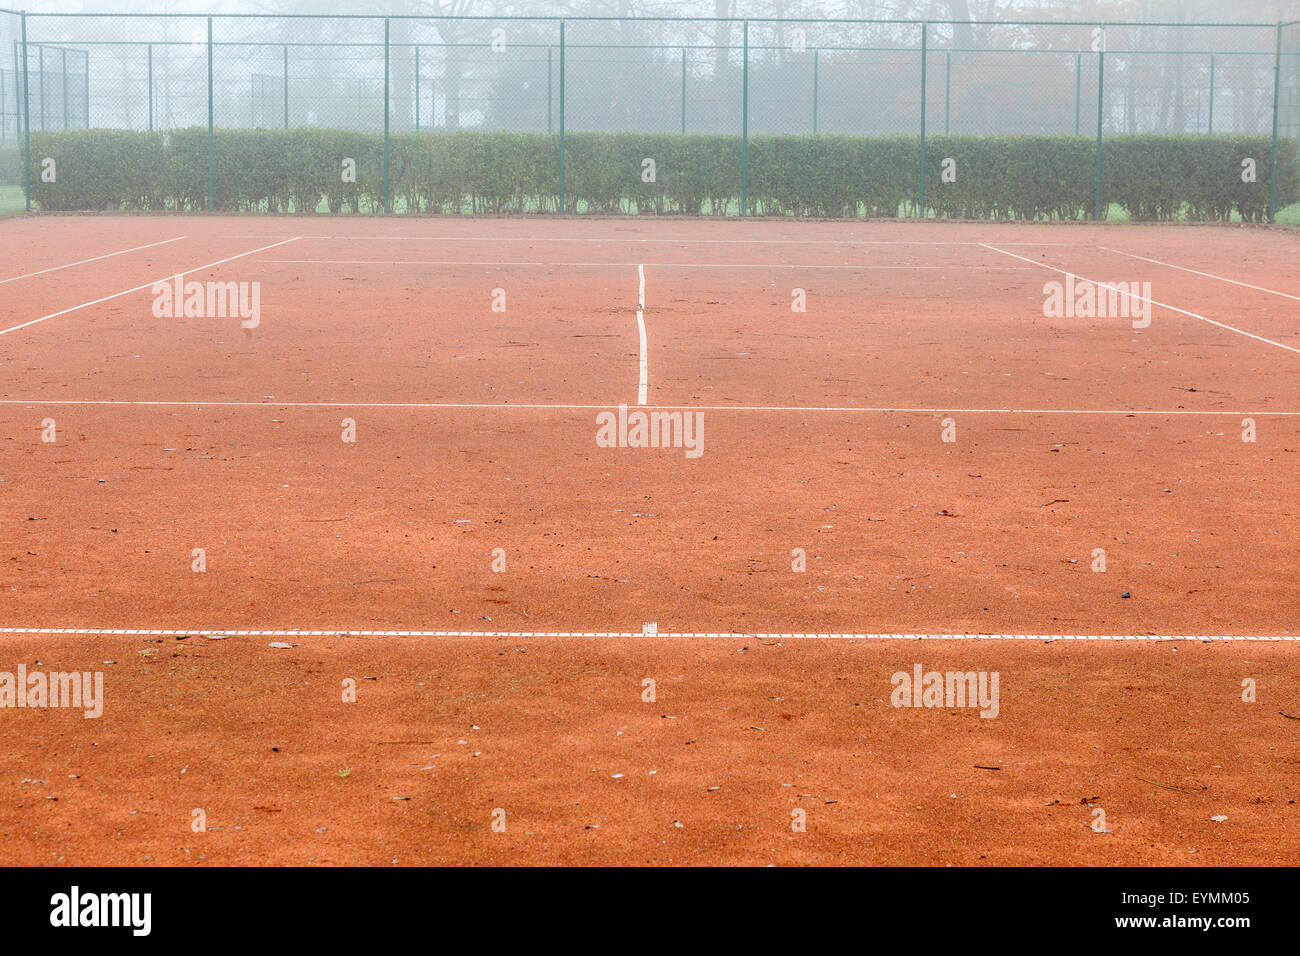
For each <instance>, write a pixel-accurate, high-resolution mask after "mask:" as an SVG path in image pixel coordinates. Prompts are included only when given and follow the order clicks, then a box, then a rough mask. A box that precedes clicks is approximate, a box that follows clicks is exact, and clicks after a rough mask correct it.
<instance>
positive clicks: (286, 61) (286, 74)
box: [284, 43, 289, 129]
mask: <svg viewBox="0 0 1300 956" xmlns="http://www.w3.org/2000/svg"><path fill="white" fill-rule="evenodd" d="M284 128H285V129H288V128H289V44H287V43H286V44H285V45H284Z"/></svg>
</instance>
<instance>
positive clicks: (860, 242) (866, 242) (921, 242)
mask: <svg viewBox="0 0 1300 956" xmlns="http://www.w3.org/2000/svg"><path fill="white" fill-rule="evenodd" d="M220 238H222V239H274V238H275V237H274V236H270V235H256V234H248V235H224V236H221V237H220ZM297 238H299V239H329V240H344V241H355V242H393V241H403V242H591V243H597V244H606V243H607V244H626V243H637V242H641V243H652V242H654V243H677V244H679V245H739V246H752V245H757V246H764V245H777V246H785V245H807V246H980V245H983V243H982V242H978V241H975V240H971V239H965V240H956V239H952V240H928V239H660V238H641V239H634V238H631V237H628V236H298V237H297ZM1002 245H1004V246H1068V247H1070V248H1075V249H1086V248H1088V247H1089V244H1088V243H1085V242H1003V243H1002Z"/></svg>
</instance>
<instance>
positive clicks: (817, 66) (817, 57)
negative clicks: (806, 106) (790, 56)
mask: <svg viewBox="0 0 1300 956" xmlns="http://www.w3.org/2000/svg"><path fill="white" fill-rule="evenodd" d="M821 53H822V51H821V50H813V135H814V136H815V135H817V106H818V103H817V98H818V96H819V95H820V93H821V90H820V86H821V78H820V77H819V76H818V73H820V72H821Z"/></svg>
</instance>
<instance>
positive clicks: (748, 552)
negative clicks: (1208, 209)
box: [0, 217, 1300, 865]
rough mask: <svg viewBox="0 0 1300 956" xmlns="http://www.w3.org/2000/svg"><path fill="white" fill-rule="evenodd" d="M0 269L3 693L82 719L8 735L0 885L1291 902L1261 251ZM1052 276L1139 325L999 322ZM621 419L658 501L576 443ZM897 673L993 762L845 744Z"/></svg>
mask: <svg viewBox="0 0 1300 956" xmlns="http://www.w3.org/2000/svg"><path fill="white" fill-rule="evenodd" d="M0 249H3V256H2V257H0V261H3V262H4V268H3V274H2V275H0V303H2V308H0V368H2V369H3V375H0V442H2V444H0V527H2V528H3V534H2V535H0V548H2V550H0V562H2V567H3V570H2V571H0V590H2V592H3V595H4V600H3V602H0V608H2V609H3V610H2V611H0V631H4V632H5V633H3V634H0V641H3V645H4V647H5V649H6V652H5V656H4V664H3V665H0V669H6V670H10V671H13V670H14V669H15V668H17V666H18V665H19V664H20V663H21V664H24V665H25V666H26V667H27V668H28V669H29V670H36V669H44V670H50V671H57V670H71V669H78V670H101V671H103V672H104V712H103V716H102V717H101V718H99V719H89V720H88V719H85V718H84V717H83V716H82V714H81V713H80V712H79V711H72V710H66V709H64V710H56V709H13V710H6V711H5V712H4V719H3V721H2V722H0V735H2V736H3V738H4V740H3V742H2V743H0V754H3V756H0V766H2V767H3V775H2V776H0V779H3V781H4V782H5V786H6V787H8V788H9V799H7V800H6V801H4V802H3V806H2V807H0V836H2V837H3V841H4V845H5V847H6V850H5V857H6V861H7V862H11V863H31V864H47V863H60V862H64V863H81V864H94V863H169V864H170V863H176V864H198V863H258V862H262V863H297V864H304V863H308V862H312V863H322V864H324V863H375V864H391V863H392V862H394V861H396V862H397V863H399V864H421V863H469V862H492V863H553V862H565V863H584V862H587V863H626V864H639V863H745V864H755V863H778V864H781V863H813V862H821V863H831V862H840V863H919V864H943V863H957V864H979V863H1039V862H1051V863H1071V864H1075V863H1077V864H1085V863H1116V864H1155V863H1185V864H1193V865H1194V864H1252V863H1283V862H1294V861H1295V860H1296V859H1297V854H1298V852H1300V836H1297V834H1300V827H1297V822H1300V821H1298V820H1297V812H1298V811H1297V804H1296V803H1295V801H1296V799H1297V798H1300V783H1298V782H1297V781H1298V780H1300V777H1298V776H1297V770H1298V769H1300V766H1298V763H1297V761H1298V760H1300V753H1298V750H1297V728H1298V727H1300V723H1297V718H1300V682H1298V678H1300V666H1298V665H1297V663H1296V659H1295V652H1294V647H1295V644H1294V640H1295V639H1296V637H1297V634H1300V631H1297V628H1296V625H1295V622H1296V619H1297V611H1298V610H1300V599H1298V598H1297V594H1298V593H1300V571H1298V570H1297V562H1296V544H1295V542H1296V534H1297V524H1296V517H1295V506H1294V501H1295V489H1296V487H1297V482H1298V479H1300V389H1298V388H1297V384H1296V383H1297V381H1300V377H1298V376H1297V372H1298V371H1300V324H1298V323H1297V315H1298V314H1300V312H1298V306H1300V257H1298V256H1297V255H1296V250H1297V246H1296V236H1295V234H1294V233H1289V232H1285V231H1281V230H1273V229H1262V228H1256V229H1241V228H1210V227H1183V226H1179V227H1136V226H1134V227H1122V226H1121V227H1115V226H1110V227H1097V226H1047V225H1041V226H1033V225H987V224H964V223H917V222H911V223H901V222H900V223H882V222H869V223H863V222H857V223H851V222H850V223H845V222H838V223H832V222H801V223H791V222H780V221H751V222H745V223H736V222H720V221H665V220H658V221H647V220H644V219H642V220H636V221H629V220H620V219H584V220H559V221H526V220H476V219H468V220H455V221H447V220H432V219H431V220H418V219H404V220H380V219H364V218H353V219H318V218H305V219H291V218H287V219H281V218H255V219H254V218H204V219H193V218H184V219H182V218H140V217H130V218H117V217H41V218H23V219H15V220H9V221H5V222H3V224H0ZM178 274H179V275H182V276H183V279H184V280H185V281H198V282H209V281H211V282H221V283H226V282H235V283H257V284H258V287H259V290H260V315H259V318H258V322H257V324H256V327H254V328H244V327H242V324H241V320H240V317H239V316H238V315H233V316H191V317H184V316H181V317H176V318H171V317H157V316H156V315H155V314H154V306H155V303H156V296H155V293H154V291H153V285H154V283H156V282H159V281H165V280H173V279H174V277H176V276H177V275H178ZM1070 277H1077V278H1078V280H1079V281H1083V280H1092V281H1093V282H1097V283H1118V282H1140V283H1150V291H1149V294H1148V293H1141V295H1142V296H1143V298H1144V300H1145V301H1144V305H1146V306H1149V309H1150V311H1149V319H1150V321H1149V324H1148V325H1145V326H1143V327H1135V322H1134V321H1133V320H1131V319H1130V318H1129V317H1127V316H1125V317H1101V318H1095V317H1072V316H1061V317H1047V316H1045V310H1044V299H1045V290H1044V283H1046V282H1051V281H1059V282H1064V281H1065V280H1066V279H1067V278H1070ZM1070 281H1075V279H1073V278H1071V280H1070ZM795 290H802V300H803V303H805V304H806V311H793V310H792V302H795V301H796V300H797V299H798V297H799V293H796V291H795ZM1136 301H1137V300H1134V304H1135V303H1136ZM494 304H496V305H497V306H498V307H500V306H501V305H502V304H504V311H494V308H493V306H494ZM620 406H627V408H628V411H630V412H631V411H636V410H637V409H644V410H645V411H647V412H649V411H661V412H676V413H680V414H681V415H682V416H688V415H690V416H694V415H696V414H697V413H698V416H699V420H701V421H702V432H697V433H696V435H695V437H696V439H699V444H698V446H697V448H696V450H697V451H698V452H699V454H698V455H696V454H691V453H689V452H691V449H690V448H685V447H668V448H637V447H613V448H611V447H602V445H601V444H600V443H599V442H598V441H597V436H598V416H599V415H601V414H602V413H614V414H615V415H617V414H618V413H619V407H620ZM1246 419H1249V423H1247V422H1246V421H1245V420H1246ZM349 422H350V423H351V425H350V426H349V424H348V423H349ZM51 428H52V429H53V431H52V432H51ZM349 428H350V431H349ZM1248 430H1249V431H1251V432H1253V436H1252V437H1253V438H1254V440H1253V441H1244V440H1243V434H1244V433H1245V432H1247V431H1248ZM51 435H52V437H53V439H54V440H52V441H51V440H48V438H49V437H51ZM345 436H350V437H353V438H354V439H355V440H345ZM945 438H950V439H952V440H945ZM196 549H202V559H201V561H202V569H201V570H199V569H197V568H196V560H198V559H197V558H196ZM1097 549H1102V550H1104V552H1105V555H1104V562H1105V570H1104V572H1103V571H1099V570H1097V557H1096V552H1097ZM796 552H798V553H796ZM797 562H800V563H802V569H799V570H796V568H795V565H796V563H797ZM649 625H653V626H649ZM307 632H310V633H307ZM394 632H397V633H394ZM656 632H657V633H656ZM1098 637H1101V638H1106V639H1100V640H1098V639H1092V638H1098ZM1229 638H1231V639H1229ZM272 643H275V644H287V645H289V646H288V647H272V646H270V645H271V644H272ZM106 662H111V663H106ZM918 664H919V665H922V666H923V667H924V669H925V670H926V671H930V670H938V671H948V670H955V671H962V672H965V671H972V670H975V671H982V672H984V671H988V672H997V673H998V674H999V675H1000V688H1001V700H1000V707H999V712H998V714H997V716H996V717H995V718H993V719H985V718H983V717H981V716H980V714H979V712H977V711H976V710H974V709H971V708H953V707H936V708H928V709H927V708H922V709H913V708H899V707H895V706H892V705H891V699H890V698H891V692H892V691H893V685H892V684H891V675H893V674H895V673H896V672H899V671H902V672H909V673H910V672H911V671H912V669H913V667H914V666H915V665H918ZM346 679H351V680H354V681H355V682H356V701H355V702H354V703H348V702H343V701H342V700H341V694H340V687H341V683H342V682H343V681H345V680H346ZM647 679H649V680H650V681H653V682H654V685H653V686H654V695H653V696H654V699H653V700H647V699H645V696H646V693H647V692H646V685H645V683H644V682H645V681H646V680H647ZM1247 680H1249V681H1252V682H1254V684H1255V686H1256V687H1257V699H1255V700H1254V701H1253V702H1246V701H1243V681H1247ZM196 808H197V809H202V810H203V811H204V813H205V815H206V827H205V828H204V829H203V830H202V832H195V831H194V829H193V828H192V826H191V821H192V811H193V810H195V809H196ZM1098 808H1100V809H1102V810H1103V811H1104V814H1105V825H1104V826H1103V827H1101V828H1100V829H1098V828H1096V827H1095V825H1094V824H1095V823H1096V816H1095V814H1094V810H1096V809H1098ZM798 809H802V810H804V811H805V813H806V830H802V831H793V830H792V827H791V820H792V811H795V810H798ZM498 810H501V811H504V817H503V818H504V820H505V821H506V823H505V829H504V832H498V830H496V829H494V828H493V823H494V820H495V819H498V818H497V817H496V816H494V813H495V811H498ZM1214 817H1223V818H1225V819H1221V820H1215V819H1212V818H1214Z"/></svg>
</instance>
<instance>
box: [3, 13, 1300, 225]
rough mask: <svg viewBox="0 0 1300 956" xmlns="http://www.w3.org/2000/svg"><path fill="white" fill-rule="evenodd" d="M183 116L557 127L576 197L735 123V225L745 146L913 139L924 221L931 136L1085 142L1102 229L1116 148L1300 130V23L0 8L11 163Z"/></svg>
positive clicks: (9, 171) (290, 122) (194, 119)
mask: <svg viewBox="0 0 1300 956" xmlns="http://www.w3.org/2000/svg"><path fill="white" fill-rule="evenodd" d="M6 58H10V59H11V62H5V61H6ZM190 127H200V128H202V127H206V128H207V129H208V132H209V153H210V154H211V152H212V149H211V139H212V136H213V134H214V132H215V131H216V130H219V129H220V130H225V129H276V128H284V129H290V128H294V129H297V128H308V129H310V128H320V129H339V130H352V131H363V132H369V133H382V134H383V135H384V143H385V146H384V152H385V156H387V154H388V140H389V137H391V136H392V135H393V134H394V133H404V132H408V131H411V132H413V131H419V132H426V131H427V132H442V131H451V130H477V131H510V132H530V133H547V134H551V135H553V136H555V137H556V138H557V142H558V144H560V148H559V150H558V156H559V163H560V167H561V178H560V182H561V187H560V188H561V197H563V190H564V175H563V167H564V157H565V150H564V148H563V142H564V136H565V133H566V132H575V131H584V132H586V131H603V132H622V131H630V132H642V133H679V134H688V133H714V134H731V135H735V136H738V137H740V138H741V168H740V170H739V171H738V172H739V175H740V177H741V183H742V185H741V194H742V199H741V208H740V210H739V211H740V212H741V213H742V214H744V213H747V212H748V211H749V209H748V206H749V202H748V196H747V193H748V183H749V172H750V171H749V168H748V158H749V140H750V137H753V136H761V135H768V134H791V135H829V134H846V135H854V136H864V135H884V134H907V135H910V136H918V135H919V137H920V150H921V155H920V157H918V173H917V175H918V178H920V187H921V195H922V202H921V204H920V208H921V209H924V208H925V204H924V188H925V187H924V179H923V178H921V175H920V171H921V169H922V168H924V163H925V155H926V153H925V150H926V140H927V138H930V137H934V136H936V135H944V134H951V135H963V136H993V135H1015V134H1036V135H1060V136H1077V137H1086V138H1088V139H1089V140H1090V141H1091V140H1094V139H1095V141H1096V156H1097V168H1096V170H1095V173H1096V180H1097V190H1096V192H1097V196H1096V199H1097V209H1096V214H1097V216H1098V217H1100V216H1102V215H1103V210H1102V209H1101V187H1100V183H1101V172H1102V169H1101V161H1102V143H1103V140H1104V139H1105V138H1106V137H1110V136H1116V135H1121V134H1129V133H1155V134H1165V135H1189V134H1191V135H1199V134H1205V135H1209V134H1232V135H1254V136H1270V137H1272V138H1273V141H1274V144H1275V148H1274V153H1276V140H1277V139H1278V138H1295V137H1297V136H1298V135H1300V23H1289V24H1231V23H1224V24H1174V23H1132V22H1129V23H1088V22H1046V21H1015V22H997V23H970V22H962V21H928V22H916V21H905V20H848V19H842V20H818V21H796V20H774V19H761V18H751V19H738V18H732V19H703V18H632V19H619V18H612V17H606V18H524V17H461V18H450V17H444V18H438V17H419V16H394V17H374V16H363V15H361V16H311V15H291V16H267V15H258V14H247V15H235V14H226V15H213V16H206V15H194V14H180V15H170V16H157V15H145V14H116V15H112V14H87V15H77V14H34V13H28V14H15V13H9V12H3V11H0V150H3V149H4V147H6V146H10V147H21V148H22V149H23V150H26V149H27V148H29V147H28V141H29V139H30V134H31V133H32V132H40V131H43V130H64V129H84V128H91V129H116V130H141V131H151V130H174V129H184V128H190ZM18 162H19V163H20V165H19V166H17V167H15V166H14V163H15V161H14V160H12V159H10V158H8V157H7V156H0V189H3V188H4V187H5V185H6V184H9V185H10V186H12V185H13V179H14V174H13V169H14V168H22V169H23V170H24V172H23V174H22V175H23V176H24V177H26V176H29V175H30V164H27V163H25V162H22V161H18ZM1273 164H1275V159H1271V161H1270V165H1269V175H1270V176H1271V175H1272V174H1273V168H1274V167H1273ZM209 172H210V175H209V181H210V182H211V181H212V176H211V170H209ZM385 175H386V176H387V171H386V172H385ZM1275 185H1276V184H1275V183H1274V187H1275ZM24 192H25V194H26V197H27V200H26V201H27V205H28V206H29V207H30V189H29V188H28V185H27V184H26V183H25V182H24ZM212 201H213V197H212V195H211V193H209V196H208V205H209V208H211V207H212V204H213V202H212ZM385 208H389V209H391V196H390V195H388V193H387V191H386V193H385ZM560 208H564V206H563V198H561V207H560ZM1274 212H1275V209H1272V208H1271V209H1270V218H1272V217H1273V214H1274Z"/></svg>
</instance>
